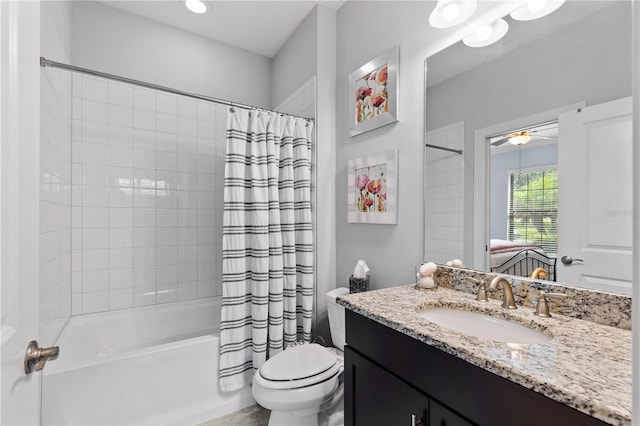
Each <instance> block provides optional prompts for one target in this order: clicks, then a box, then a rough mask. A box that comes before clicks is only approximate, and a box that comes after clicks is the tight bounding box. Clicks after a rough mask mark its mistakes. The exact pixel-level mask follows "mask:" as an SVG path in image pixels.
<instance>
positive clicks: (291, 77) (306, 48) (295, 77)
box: [271, 7, 318, 107]
mask: <svg viewBox="0 0 640 426" xmlns="http://www.w3.org/2000/svg"><path fill="white" fill-rule="evenodd" d="M317 39H318V8H317V7H315V8H313V10H312V11H311V12H309V14H308V15H307V16H306V17H305V18H304V20H303V21H302V22H301V23H300V25H299V26H298V28H296V30H295V31H294V33H293V34H292V35H291V37H289V39H288V40H287V42H286V43H285V44H284V45H283V46H282V47H281V48H280V50H279V51H278V53H277V54H276V56H274V57H273V63H272V78H271V91H272V92H271V101H272V102H271V105H272V107H275V106H276V105H280V104H281V103H282V101H284V100H285V99H287V97H289V96H290V95H291V94H292V93H293V92H294V91H296V90H297V89H298V88H300V86H302V85H303V84H304V83H306V82H307V81H309V79H311V77H313V76H314V75H316V65H317Z"/></svg>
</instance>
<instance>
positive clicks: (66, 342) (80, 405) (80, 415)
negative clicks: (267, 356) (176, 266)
mask: <svg viewBox="0 0 640 426" xmlns="http://www.w3.org/2000/svg"><path fill="white" fill-rule="evenodd" d="M219 324H220V299H219V298H210V299H200V300H193V301H187V302H178V303H172V304H167V305H154V306H148V307H143V308H135V309H126V310H121V311H112V312H104V313H98V314H91V315H82V316H75V317H72V318H71V320H70V321H69V323H68V324H67V325H66V326H65V328H64V330H63V332H62V333H61V335H60V338H59V339H58V342H57V343H56V344H57V345H58V346H60V356H59V358H58V359H57V360H55V361H52V362H49V363H48V364H47V367H46V368H45V369H44V370H43V376H42V423H43V424H45V425H69V424H76V425H91V424H94V425H98V424H100V425H134V424H153V425H167V424H197V423H199V422H204V421H206V420H209V419H213V418H217V417H220V416H224V415H225V414H228V413H230V412H233V411H236V410H239V409H241V408H244V407H247V406H249V405H252V404H254V403H255V401H254V400H253V397H252V395H251V388H250V387H246V388H244V389H241V390H239V391H236V392H224V393H223V392H220V391H219V387H218V360H219V348H220V345H219V337H218V336H219V335H218V329H219Z"/></svg>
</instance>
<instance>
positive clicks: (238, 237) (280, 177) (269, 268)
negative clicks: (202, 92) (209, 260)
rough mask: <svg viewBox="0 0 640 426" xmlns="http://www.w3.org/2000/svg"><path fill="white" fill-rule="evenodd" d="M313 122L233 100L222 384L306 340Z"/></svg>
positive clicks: (234, 384)
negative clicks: (247, 107) (243, 105)
mask: <svg viewBox="0 0 640 426" xmlns="http://www.w3.org/2000/svg"><path fill="white" fill-rule="evenodd" d="M312 129H313V123H307V122H306V121H305V120H304V119H302V118H298V117H292V116H287V115H283V114H278V113H275V112H269V111H257V110H252V111H248V110H244V109H240V108H230V109H229V112H228V114H227V155H226V164H225V171H224V219H223V239H222V253H223V260H222V271H223V272H222V317H221V329H220V389H221V390H222V391H232V390H236V389H240V388H242V387H244V386H245V385H247V384H249V383H251V381H252V379H253V373H254V371H255V370H256V369H258V368H259V367H260V366H261V365H262V364H263V363H264V362H265V361H266V359H267V356H273V355H275V354H276V353H278V352H280V351H282V350H283V349H284V348H286V347H287V346H288V345H290V344H291V343H293V342H295V341H297V340H305V341H309V339H310V337H311V314H312V308H313V281H314V280H313V241H312V231H311V194H310V192H311V184H310V182H311V158H310V152H311V144H310V139H311V132H312Z"/></svg>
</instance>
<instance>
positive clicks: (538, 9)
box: [511, 0, 565, 21]
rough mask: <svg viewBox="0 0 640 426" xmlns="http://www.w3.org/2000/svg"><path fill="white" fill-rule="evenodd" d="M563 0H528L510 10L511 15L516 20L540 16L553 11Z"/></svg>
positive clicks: (528, 19) (526, 19)
mask: <svg viewBox="0 0 640 426" xmlns="http://www.w3.org/2000/svg"><path fill="white" fill-rule="evenodd" d="M564 2H565V0H529V1H528V2H527V3H526V4H525V5H524V6H521V7H519V8H517V9H516V10H514V11H513V12H511V17H512V18H513V19H515V20H516V21H531V20H533V19H538V18H542V17H543V16H547V15H548V14H550V13H552V12H555V11H556V10H557V9H558V8H559V7H560V6H562V5H563V4H564Z"/></svg>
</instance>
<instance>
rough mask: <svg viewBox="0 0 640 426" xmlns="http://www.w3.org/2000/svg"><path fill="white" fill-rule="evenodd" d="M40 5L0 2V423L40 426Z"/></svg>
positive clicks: (35, 3) (37, 3) (34, 3)
mask: <svg viewBox="0 0 640 426" xmlns="http://www.w3.org/2000/svg"><path fill="white" fill-rule="evenodd" d="M39 37H40V5H39V2H35V1H34V2H21V1H0V40H1V41H0V80H1V91H0V99H1V104H0V132H1V133H2V145H1V148H0V187H1V190H0V223H1V225H0V241H1V244H0V277H1V281H0V303H1V305H0V316H1V321H2V322H1V331H0V333H1V338H0V351H1V356H2V361H1V362H2V364H1V366H0V369H1V379H0V381H1V388H0V392H1V394H0V397H1V400H0V403H1V406H0V407H1V408H0V411H1V413H0V422H1V423H2V424H3V425H4V424H6V425H11V424H29V425H36V424H39V423H40V374H39V373H36V374H31V375H26V374H25V372H24V365H23V363H24V356H25V350H26V348H27V344H28V343H29V341H30V340H35V339H36V338H37V337H38V263H39V262H38V258H39V256H38V253H39V241H38V232H39V213H38V212H39V201H38V198H39V192H38V189H39V187H38V168H39V155H40V154H39V145H40V141H39V136H40V133H39V123H40V119H39V111H40V105H39V104H40V94H39V91H40V69H39V68H40V67H39V64H38V57H39V53H40V52H39V50H40V40H39Z"/></svg>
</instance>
